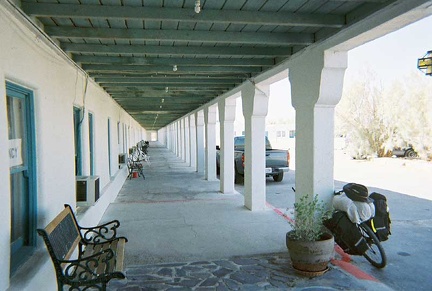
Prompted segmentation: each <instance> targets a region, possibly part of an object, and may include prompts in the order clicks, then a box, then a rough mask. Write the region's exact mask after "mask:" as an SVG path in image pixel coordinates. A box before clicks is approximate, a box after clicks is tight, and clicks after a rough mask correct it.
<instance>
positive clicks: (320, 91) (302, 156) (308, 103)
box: [289, 51, 347, 203]
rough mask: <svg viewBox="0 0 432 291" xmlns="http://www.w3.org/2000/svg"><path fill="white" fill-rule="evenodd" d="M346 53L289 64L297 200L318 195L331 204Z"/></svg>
mask: <svg viewBox="0 0 432 291" xmlns="http://www.w3.org/2000/svg"><path fill="white" fill-rule="evenodd" d="M346 67H347V53H346V52H334V51H325V52H323V51H321V52H313V53H308V54H305V55H304V56H302V57H301V58H298V59H296V60H295V61H294V62H293V63H292V65H290V67H289V79H290V82H291V92H292V94H291V95H292V104H293V106H294V108H295V109H296V182H295V187H296V201H298V200H299V199H300V197H302V196H304V195H308V194H309V195H310V197H312V195H315V194H318V196H319V199H320V200H323V201H324V202H325V203H331V199H332V197H333V191H334V173H333V172H334V108H335V106H336V105H337V103H338V102H339V101H340V99H341V96H342V88H343V80H344V74H345V70H346Z"/></svg>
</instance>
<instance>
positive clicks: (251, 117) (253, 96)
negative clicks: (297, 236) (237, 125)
mask: <svg viewBox="0 0 432 291" xmlns="http://www.w3.org/2000/svg"><path fill="white" fill-rule="evenodd" d="M269 91H270V86H269V85H268V84H261V83H260V84H253V83H252V82H250V83H249V85H247V86H245V88H244V89H243V90H242V92H241V94H242V104H243V115H244V119H245V173H244V174H245V175H244V187H245V188H244V199H245V206H246V207H247V208H248V209H250V210H252V211H255V210H264V209H266V187H265V186H266V182H265V117H266V115H267V111H268V100H269V97H268V96H269Z"/></svg>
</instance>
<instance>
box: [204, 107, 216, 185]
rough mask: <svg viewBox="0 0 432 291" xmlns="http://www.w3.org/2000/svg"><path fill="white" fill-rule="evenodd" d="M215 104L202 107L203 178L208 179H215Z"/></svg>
mask: <svg viewBox="0 0 432 291" xmlns="http://www.w3.org/2000/svg"><path fill="white" fill-rule="evenodd" d="M216 108H217V107H216V106H215V105H213V106H209V107H206V108H205V109H204V123H205V144H206V147H205V148H206V151H205V164H206V167H205V178H206V180H209V181H215V180H216Z"/></svg>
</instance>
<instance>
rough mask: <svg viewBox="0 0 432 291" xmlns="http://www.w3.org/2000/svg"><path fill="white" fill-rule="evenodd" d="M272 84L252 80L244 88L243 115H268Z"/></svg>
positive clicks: (242, 94)
mask: <svg viewBox="0 0 432 291" xmlns="http://www.w3.org/2000/svg"><path fill="white" fill-rule="evenodd" d="M269 94H270V85H267V84H259V85H257V84H255V83H253V82H252V81H250V83H249V84H247V85H245V86H244V88H243V89H242V93H241V97H242V107H243V116H245V117H248V116H262V117H265V116H267V113H268V100H269Z"/></svg>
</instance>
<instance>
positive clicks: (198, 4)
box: [195, 0, 201, 13]
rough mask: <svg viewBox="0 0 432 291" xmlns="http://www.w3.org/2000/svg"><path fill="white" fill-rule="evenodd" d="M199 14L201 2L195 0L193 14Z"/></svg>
mask: <svg viewBox="0 0 432 291" xmlns="http://www.w3.org/2000/svg"><path fill="white" fill-rule="evenodd" d="M200 12H201V1H200V0H195V13H200Z"/></svg>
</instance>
